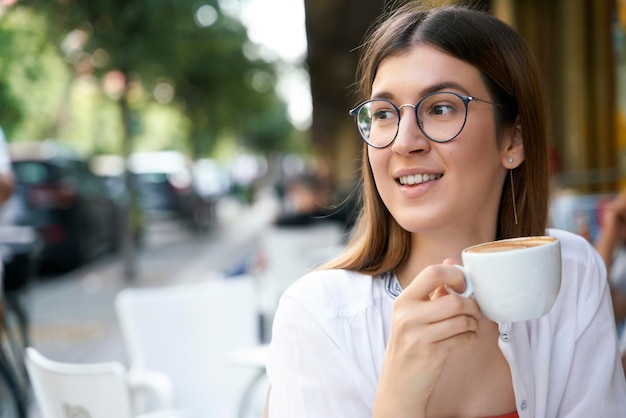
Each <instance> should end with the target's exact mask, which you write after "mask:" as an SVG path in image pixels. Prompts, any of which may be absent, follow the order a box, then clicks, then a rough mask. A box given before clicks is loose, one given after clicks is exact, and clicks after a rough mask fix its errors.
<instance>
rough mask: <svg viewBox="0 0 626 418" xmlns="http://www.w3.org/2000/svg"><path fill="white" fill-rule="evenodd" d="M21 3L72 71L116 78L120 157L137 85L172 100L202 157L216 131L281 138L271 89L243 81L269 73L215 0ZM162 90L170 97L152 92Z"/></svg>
mask: <svg viewBox="0 0 626 418" xmlns="http://www.w3.org/2000/svg"><path fill="white" fill-rule="evenodd" d="M21 4H22V5H23V6H26V7H31V8H33V9H34V10H37V11H40V12H42V13H44V14H45V15H46V16H47V17H48V21H50V22H54V23H53V24H50V25H49V29H50V34H51V38H52V39H56V40H57V41H58V44H59V45H61V47H62V48H63V51H64V53H65V56H66V57H67V58H68V60H69V61H70V62H71V63H72V64H73V65H74V67H75V68H76V69H77V71H80V72H89V73H93V74H94V75H96V76H100V77H102V76H104V75H106V74H110V73H111V72H112V71H115V72H116V73H117V74H119V77H118V78H119V79H121V80H122V88H121V90H120V94H119V106H120V109H121V115H122V120H123V126H124V129H123V133H124V134H123V140H122V143H123V144H124V146H123V150H124V155H125V156H127V155H128V154H129V153H130V152H131V151H132V137H133V135H134V134H135V133H136V130H137V129H138V127H137V124H136V123H134V120H136V117H135V116H134V112H137V111H138V110H139V109H137V106H138V102H137V101H133V100H132V98H133V97H134V96H133V95H132V94H131V92H132V89H131V87H132V86H133V85H134V86H136V85H138V84H140V85H141V86H143V88H144V89H145V90H146V91H151V92H152V91H155V93H157V94H155V98H156V99H157V100H162V101H164V102H167V101H173V102H175V103H177V104H178V105H179V106H180V107H181V108H182V110H183V111H184V112H185V115H186V116H187V117H188V118H189V120H190V122H191V123H190V125H191V126H192V127H193V128H192V135H191V138H192V139H193V140H194V146H193V147H192V149H194V150H195V152H196V153H200V152H201V151H202V147H201V146H200V144H201V143H202V141H203V140H206V139H207V138H208V139H213V138H215V137H216V136H217V135H218V134H219V132H220V130H224V129H228V130H231V131H233V132H235V133H236V135H237V136H238V137H243V138H247V139H248V140H249V141H250V142H251V143H252V144H255V145H263V146H268V142H267V141H260V140H258V139H259V138H261V136H260V133H263V137H265V136H266V135H267V131H268V130H269V131H270V132H272V133H273V134H274V135H273V138H274V142H270V144H272V145H274V144H275V143H280V141H281V140H285V139H286V133H287V131H288V130H287V129H285V126H286V122H285V123H283V122H282V121H281V120H280V119H279V118H276V115H277V113H276V108H277V99H276V98H275V93H274V92H273V89H268V90H266V91H263V90H259V89H256V88H255V85H254V84H253V83H251V82H249V81H248V79H249V77H253V76H254V74H259V73H266V74H267V75H268V78H269V79H270V80H271V79H272V78H273V77H274V75H273V73H272V71H273V70H272V67H271V66H269V65H267V63H264V62H261V61H258V60H250V59H248V58H246V56H245V55H244V44H245V42H246V40H247V38H246V35H245V28H244V27H243V26H242V25H241V24H239V23H238V22H237V21H235V20H233V19H232V18H229V17H228V16H227V15H225V14H220V12H219V10H220V9H219V7H218V6H217V2H216V0H204V1H202V2H198V1H196V0H98V1H93V0H59V1H49V0H24V1H23V2H22V3H21ZM159 89H160V90H159ZM163 90H169V91H171V92H174V94H160V93H158V92H159V91H163ZM266 111H269V113H267V112H266ZM266 113H267V114H268V115H269V116H270V119H269V120H274V121H276V123H274V124H272V125H271V126H270V127H269V128H268V127H267V126H266V125H259V124H255V123H253V122H254V121H255V120H256V118H254V117H252V116H251V115H257V114H259V115H263V114H266ZM283 120H286V115H284V116H283ZM261 127H262V128H263V129H260V128H261ZM196 156H197V155H196ZM126 177H127V181H126V183H127V187H128V188H129V189H130V190H131V193H130V195H131V202H130V203H129V204H130V205H133V204H134V202H133V200H134V193H132V182H131V181H130V176H129V174H128V173H126ZM127 218H128V217H127ZM126 225H129V220H128V219H127V223H126ZM129 229H130V228H126V230H127V233H126V237H125V239H124V254H125V258H126V260H127V262H126V263H125V266H126V276H127V277H132V276H134V275H135V272H134V267H133V266H132V263H131V262H129V260H131V259H132V258H133V254H134V248H133V244H132V237H131V234H130V231H129Z"/></svg>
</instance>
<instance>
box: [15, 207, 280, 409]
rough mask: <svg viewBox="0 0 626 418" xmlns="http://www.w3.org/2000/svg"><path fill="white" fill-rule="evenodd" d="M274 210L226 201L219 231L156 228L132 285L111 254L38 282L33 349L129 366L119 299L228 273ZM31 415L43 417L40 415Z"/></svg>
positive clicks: (163, 224) (31, 295)
mask: <svg viewBox="0 0 626 418" xmlns="http://www.w3.org/2000/svg"><path fill="white" fill-rule="evenodd" d="M275 208H276V206H275V203H274V202H273V201H271V199H260V200H259V202H257V203H256V204H255V205H253V206H249V207H248V206H242V205H239V204H236V203H234V202H232V201H227V202H225V203H224V205H222V207H221V208H220V211H219V212H218V213H219V216H218V226H217V227H216V228H215V229H214V230H212V231H210V232H208V233H206V234H201V235H196V234H192V233H190V232H189V231H188V230H186V229H185V228H184V227H181V225H180V224H178V223H176V222H174V221H159V222H156V223H153V224H151V225H150V226H149V228H148V230H147V234H146V240H145V243H144V245H143V247H142V248H141V249H140V250H139V251H138V254H137V258H136V260H137V262H136V266H137V277H136V279H135V280H133V281H132V282H128V281H127V280H126V279H125V278H124V274H123V271H124V269H123V264H122V260H121V258H120V257H114V256H111V257H108V258H106V259H102V260H99V261H96V262H93V263H91V264H89V265H87V266H85V267H83V268H80V269H78V270H75V271H72V272H70V273H67V274H64V275H60V276H55V277H50V276H48V277H40V278H38V279H37V280H35V283H34V284H33V286H32V287H31V289H30V290H29V292H28V294H27V295H26V297H25V305H26V308H27V311H28V314H29V317H30V323H31V325H30V330H31V332H30V337H31V345H32V346H34V347H35V348H37V349H38V350H39V351H40V352H41V353H42V354H43V355H45V356H47V357H49V358H51V359H53V360H57V361H67V362H98V361H111V360H114V361H120V362H122V363H123V364H124V365H126V366H128V357H127V353H126V350H125V348H124V344H123V341H122V337H121V333H120V330H119V327H118V323H117V318H116V316H115V311H114V308H113V307H114V299H115V296H116V295H117V293H118V292H119V291H120V290H122V289H124V288H126V287H145V286H162V285H168V284H174V283H183V282H189V281H197V280H202V279H206V278H210V277H217V276H220V275H223V274H224V272H228V271H231V270H232V269H233V268H234V267H236V266H237V265H238V264H239V263H241V262H242V260H243V259H244V258H245V257H246V256H247V255H248V254H249V253H251V252H252V251H253V248H254V245H255V242H256V241H255V240H256V237H257V236H258V234H259V233H260V231H261V229H262V228H263V226H264V225H266V224H267V223H269V222H270V221H271V219H272V217H273V216H274V215H273V214H274V213H275V212H274V210H275ZM35 409H36V408H35ZM32 415H33V418H35V417H37V416H38V414H37V412H36V410H35V411H33V413H32Z"/></svg>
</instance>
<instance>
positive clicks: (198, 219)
mask: <svg viewBox="0 0 626 418" xmlns="http://www.w3.org/2000/svg"><path fill="white" fill-rule="evenodd" d="M128 169H129V171H130V172H131V173H132V175H133V178H134V183H133V184H134V185H135V187H136V190H137V196H138V200H139V203H140V205H141V206H142V208H143V209H144V211H145V213H146V216H147V217H148V218H149V219H164V218H165V219H176V220H180V221H182V222H185V223H187V224H188V225H189V226H190V227H192V228H194V230H197V229H198V228H200V229H202V228H204V227H207V226H208V225H209V224H210V223H211V219H212V209H211V207H210V205H208V204H207V202H206V201H205V199H203V197H202V196H201V195H200V194H199V193H198V190H197V189H196V188H195V187H194V172H193V166H192V164H191V161H190V160H189V159H188V158H186V157H185V156H184V155H183V154H181V153H180V152H178V151H150V152H136V153H133V154H132V155H130V156H129V158H128Z"/></svg>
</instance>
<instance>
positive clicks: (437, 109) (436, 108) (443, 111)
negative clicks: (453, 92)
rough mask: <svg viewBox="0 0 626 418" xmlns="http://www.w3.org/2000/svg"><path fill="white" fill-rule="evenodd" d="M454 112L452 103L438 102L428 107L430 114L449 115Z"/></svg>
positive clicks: (454, 108)
mask: <svg viewBox="0 0 626 418" xmlns="http://www.w3.org/2000/svg"><path fill="white" fill-rule="evenodd" d="M454 113H456V107H455V106H454V105H453V104H452V103H445V102H438V103H434V104H432V105H431V106H430V107H429V108H428V114H429V115H430V116H448V115H449V116H451V115H452V114H454Z"/></svg>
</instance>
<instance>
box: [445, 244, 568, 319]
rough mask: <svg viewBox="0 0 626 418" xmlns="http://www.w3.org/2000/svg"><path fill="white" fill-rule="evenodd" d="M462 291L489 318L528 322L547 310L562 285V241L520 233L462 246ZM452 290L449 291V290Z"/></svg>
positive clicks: (460, 267)
mask: <svg viewBox="0 0 626 418" xmlns="http://www.w3.org/2000/svg"><path fill="white" fill-rule="evenodd" d="M462 259H463V266H457V267H458V268H459V269H461V270H462V271H463V275H464V276H465V284H466V286H465V290H464V291H463V292H461V293H458V292H454V293H458V294H460V295H461V296H464V297H474V298H475V299H476V302H477V303H478V306H479V307H480V309H481V311H482V312H483V314H484V315H485V316H487V317H488V318H489V319H491V320H492V321H526V320H530V319H536V318H539V317H541V316H543V315H545V314H546V313H548V311H549V310H550V308H551V307H552V305H553V304H554V302H555V301H556V298H557V296H558V294H559V289H560V287H561V245H560V242H559V240H558V239H557V238H555V237H550V236H535V237H520V238H511V239H505V240H499V241H492V242H487V243H483V244H478V245H474V246H471V247H468V248H466V249H464V250H463V253H462ZM449 290H450V289H449Z"/></svg>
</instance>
